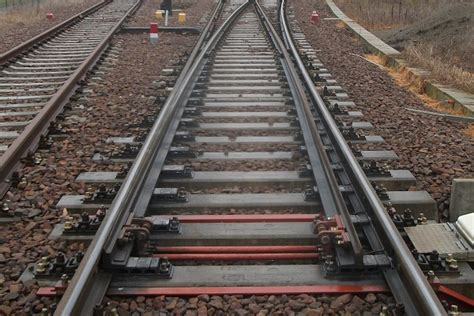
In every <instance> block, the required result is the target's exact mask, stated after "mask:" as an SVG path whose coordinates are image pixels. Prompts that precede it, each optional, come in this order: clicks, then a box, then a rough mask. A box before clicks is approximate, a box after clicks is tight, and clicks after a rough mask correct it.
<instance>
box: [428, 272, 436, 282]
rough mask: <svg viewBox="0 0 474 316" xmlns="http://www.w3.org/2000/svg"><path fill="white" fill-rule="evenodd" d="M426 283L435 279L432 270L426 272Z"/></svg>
mask: <svg viewBox="0 0 474 316" xmlns="http://www.w3.org/2000/svg"><path fill="white" fill-rule="evenodd" d="M427 274H428V281H434V279H435V273H434V271H433V270H430V271H428V273H427Z"/></svg>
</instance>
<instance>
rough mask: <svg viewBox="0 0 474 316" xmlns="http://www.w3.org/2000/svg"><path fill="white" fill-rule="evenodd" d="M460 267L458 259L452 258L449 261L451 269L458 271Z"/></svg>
mask: <svg viewBox="0 0 474 316" xmlns="http://www.w3.org/2000/svg"><path fill="white" fill-rule="evenodd" d="M458 268H459V267H458V261H457V260H456V259H452V260H451V262H450V263H449V270H453V271H457V270H458Z"/></svg>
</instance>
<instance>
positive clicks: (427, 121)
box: [290, 0, 474, 215]
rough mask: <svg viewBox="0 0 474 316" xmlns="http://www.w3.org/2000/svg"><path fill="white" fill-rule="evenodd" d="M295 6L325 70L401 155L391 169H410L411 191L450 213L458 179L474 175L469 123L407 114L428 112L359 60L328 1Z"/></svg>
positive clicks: (361, 50) (307, 1) (354, 44)
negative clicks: (313, 15)
mask: <svg viewBox="0 0 474 316" xmlns="http://www.w3.org/2000/svg"><path fill="white" fill-rule="evenodd" d="M290 3H293V4H296V2H295V1H293V0H292V1H290ZM294 8H295V13H296V18H297V20H298V21H299V26H300V27H301V28H302V30H303V31H304V33H305V35H306V39H307V40H308V41H309V42H310V43H312V45H313V47H314V48H315V49H320V50H321V51H318V52H317V54H318V57H319V58H320V60H321V61H322V62H323V64H324V66H325V67H327V68H328V70H329V71H330V72H331V74H332V75H333V76H334V77H335V78H336V79H337V80H338V83H339V84H341V85H342V86H344V87H345V88H346V91H347V93H348V94H349V96H350V98H351V100H352V101H354V102H355V103H356V104H357V107H356V109H357V110H360V111H362V112H363V113H364V119H363V120H364V121H369V122H371V123H372V124H373V125H374V126H375V129H374V130H373V131H372V133H373V134H378V135H381V136H382V137H383V138H384V139H385V140H386V141H387V142H388V144H390V146H391V147H392V148H393V150H394V151H395V152H396V153H397V154H398V155H399V157H400V160H399V161H394V162H391V163H390V165H391V167H392V168H397V169H409V170H410V171H411V172H412V173H413V174H414V175H415V177H416V179H417V185H416V187H413V188H411V190H427V191H428V192H430V193H431V194H432V196H433V198H435V200H436V202H437V203H438V209H439V211H440V213H441V214H443V215H446V214H447V211H448V208H449V198H450V190H451V182H452V180H453V179H454V178H472V177H473V176H474V170H473V166H472V157H473V155H474V151H473V148H474V147H473V145H474V142H473V139H472V137H469V136H467V134H466V133H465V130H466V129H467V128H468V125H467V124H466V123H460V122H452V121H448V120H444V119H441V118H437V117H434V116H426V115H423V114H415V113H413V112H410V111H408V110H406V109H405V107H409V108H415V109H420V110H426V108H425V107H424V105H423V103H422V102H421V101H420V99H418V98H417V97H416V96H415V95H414V94H413V93H411V92H409V91H408V90H406V89H405V88H403V87H400V86H399V85H397V83H396V82H395V81H394V80H393V79H392V78H391V77H390V76H389V75H388V74H387V73H386V72H385V71H383V70H381V69H380V68H379V67H377V66H376V65H373V64H371V63H369V62H367V61H365V60H364V59H362V58H360V57H358V56H354V54H356V55H359V56H363V55H364V54H365V53H366V50H365V49H364V48H363V46H362V44H360V43H359V42H358V41H356V40H355V39H354V37H353V36H352V35H351V33H350V32H349V31H348V30H345V29H343V28H341V27H338V26H337V21H336V20H324V18H326V17H332V14H331V13H330V12H329V9H328V8H327V7H326V6H325V1H323V0H317V1H312V0H302V1H298V3H297V5H294ZM313 10H317V11H318V13H319V14H320V15H321V22H320V23H319V24H317V25H313V24H311V23H310V22H309V18H308V12H312V11H313ZM428 110H432V109H428Z"/></svg>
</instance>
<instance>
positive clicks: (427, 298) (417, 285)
mask: <svg viewBox="0 0 474 316" xmlns="http://www.w3.org/2000/svg"><path fill="white" fill-rule="evenodd" d="M285 6H286V0H282V2H281V6H280V17H279V18H280V24H281V28H282V34H283V37H284V38H285V43H286V44H287V49H288V50H289V51H291V53H292V56H293V58H294V60H295V63H296V65H297V67H298V68H299V71H300V73H301V75H302V76H303V79H304V81H305V83H306V89H307V91H308V92H309V93H310V95H311V97H312V98H313V100H314V101H315V105H316V106H317V110H318V112H319V114H320V115H321V116H322V118H323V119H324V121H325V123H326V125H327V127H328V129H329V131H330V132H331V135H332V137H333V139H334V141H335V142H336V144H337V146H338V148H339V151H340V153H341V154H342V156H343V158H344V159H345V162H346V163H347V164H348V166H349V167H350V171H351V172H352V173H353V178H354V179H355V180H356V181H357V185H358V186H359V188H360V189H361V191H362V192H363V193H364V196H365V197H366V199H367V202H368V203H369V205H370V207H371V208H372V211H373V215H374V216H375V218H376V220H377V223H378V224H379V225H380V227H381V231H382V233H383V234H384V237H385V239H386V240H388V242H389V245H390V247H391V249H392V250H393V252H394V254H395V258H396V260H397V262H396V263H397V264H398V265H399V268H400V270H401V273H402V275H403V276H404V280H405V281H406V282H408V286H407V287H406V288H407V289H408V290H410V291H411V292H412V293H413V295H414V297H413V300H414V302H416V303H417V306H414V307H415V308H416V309H417V310H419V311H420V314H421V315H446V311H445V309H444V307H443V306H442V304H441V302H440V300H439V299H438V297H437V296H436V294H435V292H434V290H433V288H432V287H431V286H430V284H429V283H428V281H427V279H426V277H425V276H424V274H423V272H422V271H421V269H420V267H419V266H418V263H417V262H416V261H415V259H414V258H413V255H412V254H411V252H410V250H409V249H408V247H407V245H406V243H405V241H404V240H403V238H402V237H401V236H400V234H399V232H398V229H397V228H396V227H395V225H394V223H393V221H392V219H391V218H390V217H389V216H388V214H387V212H386V210H385V206H384V205H383V203H382V202H381V201H380V199H379V198H378V196H377V194H376V193H375V190H374V189H373V187H372V185H371V184H370V182H369V180H368V179H367V177H366V176H365V173H364V171H363V170H362V167H361V166H360V164H359V163H358V161H357V159H356V157H355V156H354V154H353V153H352V151H351V149H350V147H349V146H348V144H347V143H346V141H345V139H344V137H343V136H342V134H341V133H340V132H339V129H338V127H337V124H336V123H335V122H334V119H333V118H332V116H331V113H330V112H329V110H328V109H327V108H326V105H325V103H324V100H323V99H322V98H321V96H320V95H319V93H318V92H317V91H316V89H315V87H314V83H313V81H312V79H311V76H310V75H309V73H308V71H307V70H306V67H305V66H304V63H303V61H302V60H301V58H300V56H299V53H298V50H297V49H296V47H295V45H294V43H293V39H292V36H291V32H290V30H289V28H288V25H287V20H286V14H285V12H286V10H285ZM395 290H397V289H392V291H395ZM398 290H399V289H398Z"/></svg>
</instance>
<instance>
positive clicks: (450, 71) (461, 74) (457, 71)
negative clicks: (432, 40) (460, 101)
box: [403, 44, 474, 93]
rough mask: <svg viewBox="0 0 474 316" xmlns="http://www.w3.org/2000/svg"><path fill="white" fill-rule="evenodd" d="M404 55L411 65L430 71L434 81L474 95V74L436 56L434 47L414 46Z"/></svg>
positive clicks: (406, 49) (410, 46) (407, 48)
mask: <svg viewBox="0 0 474 316" xmlns="http://www.w3.org/2000/svg"><path fill="white" fill-rule="evenodd" d="M403 53H404V55H405V57H406V59H407V61H408V62H409V63H410V64H412V65H415V66H417V67H420V68H424V69H428V70H430V71H431V78H432V79H435V80H436V81H438V82H440V83H444V84H449V85H452V86H454V87H457V88H459V89H461V90H464V91H467V92H470V93H474V74H473V73H472V72H469V71H465V70H464V69H462V68H460V67H458V66H456V65H455V64H454V63H452V62H450V61H449V60H446V59H444V58H443V59H442V58H440V57H437V56H434V55H433V48H432V46H427V45H414V44H412V45H409V46H408V47H406V48H405V50H404V52H403Z"/></svg>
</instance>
